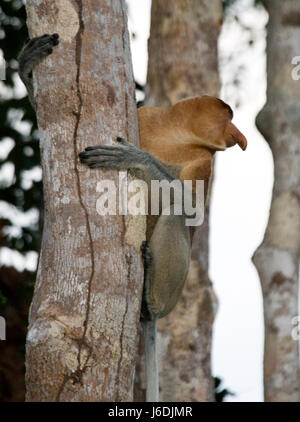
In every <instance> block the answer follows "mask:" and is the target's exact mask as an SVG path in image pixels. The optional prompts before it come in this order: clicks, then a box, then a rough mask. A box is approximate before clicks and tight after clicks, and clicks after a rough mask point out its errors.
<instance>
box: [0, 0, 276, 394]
mask: <svg viewBox="0 0 300 422" xmlns="http://www.w3.org/2000/svg"><path fill="white" fill-rule="evenodd" d="M128 3H129V27H130V30H131V31H132V32H134V33H135V34H136V38H135V39H134V40H133V42H132V56H133V66H134V74H135V78H136V80H137V81H138V82H140V83H142V84H144V83H145V81H146V71H147V39H148V36H149V26H150V3H151V1H150V0H128ZM251 4H252V0H239V2H238V4H237V9H236V11H237V13H238V16H239V18H240V20H241V22H243V24H244V25H245V26H248V27H249V28H251V29H252V36H253V37H254V40H255V43H254V45H253V46H252V47H249V46H248V44H247V41H248V39H249V31H247V30H245V29H241V26H240V25H239V24H237V23H236V22H235V21H234V20H232V19H230V18H228V19H227V20H225V22H224V25H223V30H222V34H221V37H220V42H219V54H220V64H221V66H220V73H221V78H222V82H223V89H222V92H221V94H220V97H221V98H222V99H224V100H225V101H227V102H228V103H229V104H230V105H231V106H232V108H233V109H234V112H235V117H234V123H235V124H236V125H237V126H238V128H239V129H240V130H241V131H242V132H243V133H244V134H245V135H246V137H247V139H248V148H247V151H246V152H242V151H241V150H240V149H239V148H238V147H236V148H231V149H229V150H227V151H226V152H222V153H218V154H217V159H216V166H215V179H214V187H213V194H212V201H211V216H210V277H211V279H212V281H213V283H214V288H215V291H216V293H217V296H218V299H219V311H218V314H217V318H216V321H215V324H214V338H213V356H212V361H213V374H214V375H216V376H219V377H221V378H222V380H223V386H224V387H226V388H227V389H229V390H231V391H232V392H234V393H235V396H233V397H230V398H229V399H228V401H262V400H263V377H262V375H263V374H262V360H263V313H262V297H261V291H260V284H259V280H258V276H257V273H256V270H255V268H254V266H253V264H252V263H251V256H252V254H253V252H254V251H255V249H256V247H257V246H258V245H259V244H260V242H261V241H262V238H263V234H264V230H265V227H266V223H267V219H268V212H269V206H270V199H271V191H272V183H273V160H272V156H271V152H270V149H269V147H268V145H267V143H266V142H265V141H264V139H263V138H262V137H261V135H260V134H259V133H258V131H257V130H256V128H255V123H254V120H255V116H256V114H257V113H258V111H259V110H260V109H261V108H262V106H263V104H264V102H265V90H266V74H265V25H266V22H267V14H266V12H265V11H264V10H263V9H254V8H253V7H251ZM233 53H234V57H233V58H232V59H229V57H230V56H232V54H233ZM240 66H242V68H240ZM235 74H238V75H239V78H240V80H241V83H240V85H239V86H238V87H236V86H233V85H232V84H231V81H232V79H233V75H235ZM17 92H18V93H19V94H18V95H20V96H22V95H24V92H25V91H24V87H22V86H21V83H18V87H17ZM201 94H202V93H201V92H199V95H201ZM208 94H209V93H208ZM236 102H239V103H241V105H240V107H239V108H238V109H236V108H235V104H236ZM20 129H22V131H23V130H25V131H27V130H28V127H27V128H26V124H25V126H24V127H22V128H20ZM12 146H13V141H12V140H7V141H6V147H4V144H2V148H1V154H7V153H8V151H9V149H10V148H11V147H12ZM4 170H5V171H4ZM2 172H4V173H5V178H7V177H8V179H9V178H10V177H13V169H10V168H9V164H8V167H7V168H6V169H3V171H2ZM10 174H11V175H10ZM2 177H4V174H1V173H0V180H1V178H2ZM40 177H41V174H40V170H39V169H36V170H35V171H33V172H32V174H31V175H28V183H30V179H32V178H37V179H38V178H40ZM0 209H1V216H4V217H5V215H10V216H12V213H15V215H14V221H15V222H16V224H18V222H19V221H20V222H19V225H24V224H31V222H35V221H36V219H37V216H38V214H37V212H36V211H35V210H31V211H30V212H29V213H27V215H26V216H25V220H26V219H27V220H26V221H27V223H24V221H25V220H24V214H22V215H21V213H20V212H19V211H17V210H12V209H11V208H10V207H8V205H6V204H4V203H3V202H1V201H0ZM16 230H18V229H16ZM36 260H37V254H36V253H35V252H32V253H30V254H29V255H28V256H27V259H26V260H24V259H21V256H20V254H18V253H17V252H15V253H14V254H12V253H11V252H10V251H9V250H6V249H5V248H3V249H2V252H1V253H0V262H1V261H2V262H7V263H8V264H11V265H15V266H16V267H17V268H18V269H19V270H22V269H23V268H24V267H27V268H28V269H33V268H34V267H35V265H36Z"/></svg>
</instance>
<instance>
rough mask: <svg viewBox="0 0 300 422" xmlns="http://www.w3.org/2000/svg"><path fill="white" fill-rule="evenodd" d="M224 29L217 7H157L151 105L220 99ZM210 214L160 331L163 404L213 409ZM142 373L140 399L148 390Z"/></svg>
mask: <svg viewBox="0 0 300 422" xmlns="http://www.w3.org/2000/svg"><path fill="white" fill-rule="evenodd" d="M221 22H222V8H221V3H220V1H219V0H213V1H212V0H185V1H182V0H170V1H165V0H153V1H152V9H151V31H150V39H149V46H148V47H149V62H148V80H147V97H146V103H147V105H158V106H169V105H170V104H174V103H175V102H177V101H179V100H181V99H183V98H186V97H190V96H197V95H203V94H209V95H216V96H217V95H218V93H219V89H220V81H219V76H218V57H217V41H218V36H219V31H220V26H221ZM205 211H206V213H205V221H204V223H203V225H202V226H200V227H199V228H198V229H197V231H196V234H195V238H194V243H193V251H192V260H191V265H190V271H189V275H188V278H187V281H186V284H185V288H184V291H183V294H182V297H181V299H180V301H179V303H178V304H177V305H176V308H175V309H174V310H173V311H172V313H171V314H170V315H169V316H167V317H166V318H163V319H161V320H159V324H158V330H159V334H158V340H159V345H158V346H159V360H160V362H159V364H160V400H162V401H214V385H213V379H212V376H211V337H212V324H213V320H214V316H215V311H216V305H217V301H216V297H215V294H214V291H213V288H212V284H211V282H210V280H209V277H208V220H209V198H208V200H207V205H206V210H205ZM141 367H142V366H141V365H140V364H139V367H138V371H137V380H136V398H137V399H141V397H142V393H141V391H142V390H143V388H144V386H143V382H144V375H143V374H142V373H141V372H140V368H141Z"/></svg>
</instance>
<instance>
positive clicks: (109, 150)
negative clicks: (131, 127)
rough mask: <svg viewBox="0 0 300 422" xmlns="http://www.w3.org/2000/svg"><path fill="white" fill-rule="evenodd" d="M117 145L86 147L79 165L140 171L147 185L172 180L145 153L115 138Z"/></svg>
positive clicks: (162, 168)
mask: <svg viewBox="0 0 300 422" xmlns="http://www.w3.org/2000/svg"><path fill="white" fill-rule="evenodd" d="M117 142H118V145H100V146H95V147H87V148H86V149H85V151H83V152H81V153H80V154H79V158H80V161H81V163H83V164H86V165H88V166H89V167H90V168H92V169H95V168H111V169H116V170H142V174H143V178H144V180H145V182H146V183H148V185H150V184H151V180H170V181H171V180H173V179H174V177H173V176H172V175H171V174H170V172H169V171H168V169H167V168H166V167H165V166H164V165H163V164H162V163H160V162H159V161H158V160H156V159H155V158H154V157H153V156H152V155H151V154H149V153H148V152H147V151H143V150H140V149H138V148H136V147H135V146H134V145H132V144H131V143H130V142H128V141H126V140H125V139H123V138H120V137H118V138H117Z"/></svg>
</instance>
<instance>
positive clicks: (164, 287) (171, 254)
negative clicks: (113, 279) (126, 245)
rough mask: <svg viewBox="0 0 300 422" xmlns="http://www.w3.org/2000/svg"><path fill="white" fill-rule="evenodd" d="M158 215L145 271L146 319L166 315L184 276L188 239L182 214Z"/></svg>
mask: <svg viewBox="0 0 300 422" xmlns="http://www.w3.org/2000/svg"><path fill="white" fill-rule="evenodd" d="M173 209H174V208H173V207H171V215H161V216H160V217H159V219H158V221H157V223H156V226H155V229H154V231H153V234H152V236H151V239H150V242H149V247H150V251H151V256H152V260H151V265H150V266H149V267H148V268H147V274H146V275H145V287H144V292H145V293H144V301H145V302H146V307H147V310H148V313H149V319H157V318H162V317H164V316H166V315H167V314H168V313H169V312H171V311H172V309H173V308H174V307H175V305H176V303H177V301H178V299H179V297H180V295H181V292H182V289H183V286H184V282H185V280H186V277H187V273H188V269H189V263H190V255H191V242H190V231H189V227H187V226H185V216H184V215H183V216H182V215H174V214H172V211H173Z"/></svg>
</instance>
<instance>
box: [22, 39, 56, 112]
mask: <svg viewBox="0 0 300 422" xmlns="http://www.w3.org/2000/svg"><path fill="white" fill-rule="evenodd" d="M58 43H59V35H58V34H53V35H48V34H45V35H43V36H41V37H36V38H32V39H31V40H29V41H28V42H27V43H26V44H25V45H24V47H23V49H22V50H21V52H20V54H19V57H18V61H19V71H18V73H19V76H20V78H21V80H22V81H23V83H24V85H25V86H26V89H27V92H28V97H29V100H30V102H31V104H32V106H33V108H35V104H34V96H33V81H32V71H33V69H34V68H35V66H37V65H38V64H39V63H40V62H41V61H42V60H43V59H44V58H45V57H47V56H49V54H51V53H52V51H53V47H54V46H56V45H58Z"/></svg>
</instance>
